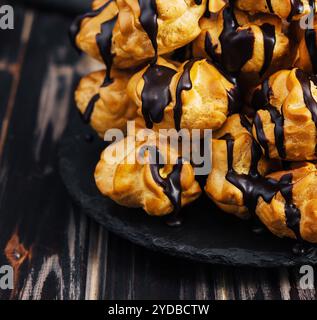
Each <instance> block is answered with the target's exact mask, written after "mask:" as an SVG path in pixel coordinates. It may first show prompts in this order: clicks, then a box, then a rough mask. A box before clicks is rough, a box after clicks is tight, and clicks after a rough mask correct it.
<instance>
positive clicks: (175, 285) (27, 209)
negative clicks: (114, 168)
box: [0, 1, 316, 300]
mask: <svg viewBox="0 0 317 320" xmlns="http://www.w3.org/2000/svg"><path fill="white" fill-rule="evenodd" d="M0 3H1V1H0ZM15 14H16V19H15V20H16V28H15V30H13V31H5V32H4V31H0V40H1V44H2V48H1V51H0V82H1V86H0V124H1V128H0V129H1V130H0V132H1V136H0V146H1V147H0V221H1V223H0V265H3V264H11V265H12V266H13V268H14V270H15V288H14V290H11V291H10V290H6V291H1V290H0V299H199V300H211V299H221V300H222V299H246V300H249V299H286V300H288V299H305V300H306V299H307V300H311V299H316V292H315V290H301V289H300V287H299V278H300V274H299V272H298V269H297V268H293V269H285V268H280V269H252V268H230V267H221V266H211V265H204V264H198V263H194V262H189V261H184V260H181V259H177V258H172V257H168V256H164V255H162V254H159V253H154V252H149V251H147V250H145V249H143V248H140V247H137V246H135V245H133V244H131V243H129V242H127V241H125V240H122V239H120V238H118V237H117V236H115V235H113V234H109V233H108V232H107V231H106V230H105V229H104V228H103V227H101V226H99V225H97V224H96V223H95V222H93V221H91V220H90V219H89V218H88V217H86V216H85V214H84V213H83V212H81V211H80V209H79V208H77V207H76V206H75V205H74V204H73V203H72V202H71V200H70V199H69V197H68V195H67V192H66V190H65V188H64V186H63V184H62V183H61V180H60V178H59V175H58V168H57V161H56V160H57V158H56V157H57V151H58V142H59V139H60V137H61V135H62V133H63V131H64V128H65V126H66V125H67V121H68V119H69V117H73V116H77V114H76V112H75V110H74V106H73V101H72V90H73V89H74V86H75V84H76V83H77V81H78V79H79V77H80V75H82V74H84V73H85V72H88V71H87V70H88V69H89V68H90V67H91V65H90V62H89V61H88V60H87V59H85V58H79V57H78V56H77V55H76V53H75V52H74V51H73V49H72V48H71V47H70V46H69V45H68V37H67V29H68V26H69V23H70V19H69V18H68V17H64V16H59V15H57V14H50V13H48V12H44V11H42V12H38V11H30V10H25V9H23V8H20V7H18V6H16V7H15Z"/></svg>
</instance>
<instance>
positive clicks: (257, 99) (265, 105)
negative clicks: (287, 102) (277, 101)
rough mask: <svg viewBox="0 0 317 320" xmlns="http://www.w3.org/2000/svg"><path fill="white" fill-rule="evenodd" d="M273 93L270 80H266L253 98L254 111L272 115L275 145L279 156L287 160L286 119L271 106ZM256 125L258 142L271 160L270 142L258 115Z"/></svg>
mask: <svg viewBox="0 0 317 320" xmlns="http://www.w3.org/2000/svg"><path fill="white" fill-rule="evenodd" d="M271 94H272V91H271V89H270V87H269V80H268V79H266V80H265V81H264V82H263V83H262V87H261V89H257V90H255V92H254V94H253V97H252V102H251V104H252V107H253V109H254V110H260V109H262V110H267V111H268V112H269V113H270V116H271V121H272V122H273V123H274V125H275V127H274V137H275V145H276V148H277V151H278V154H279V156H280V158H281V159H285V158H286V150H285V145H284V117H283V114H281V113H280V112H279V110H278V109H276V108H275V107H274V106H272V105H271V104H270V95H271ZM254 125H255V129H256V134H257V138H258V141H259V143H260V145H261V146H262V148H263V149H264V150H265V156H266V157H267V158H269V146H268V140H267V138H266V136H265V133H264V130H263V124H262V121H261V118H260V116H259V115H258V114H256V116H255V118H254Z"/></svg>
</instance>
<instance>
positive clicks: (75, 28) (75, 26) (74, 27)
mask: <svg viewBox="0 0 317 320" xmlns="http://www.w3.org/2000/svg"><path fill="white" fill-rule="evenodd" d="M113 1H114V0H110V1H109V2H107V3H105V4H104V5H103V6H101V7H100V8H98V9H97V10H94V11H91V12H87V13H85V14H82V15H80V16H78V17H76V18H75V20H74V22H73V23H72V24H71V26H70V28H69V36H70V41H71V43H72V45H73V46H74V48H76V49H77V50H78V51H79V49H78V46H77V44H76V36H77V34H78V33H79V30H80V25H81V22H82V21H83V20H84V19H85V18H94V17H97V16H98V15H99V14H100V13H101V12H102V11H103V10H104V9H105V8H106V7H108V5H109V4H110V3H111V2H113Z"/></svg>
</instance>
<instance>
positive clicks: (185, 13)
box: [72, 0, 206, 69]
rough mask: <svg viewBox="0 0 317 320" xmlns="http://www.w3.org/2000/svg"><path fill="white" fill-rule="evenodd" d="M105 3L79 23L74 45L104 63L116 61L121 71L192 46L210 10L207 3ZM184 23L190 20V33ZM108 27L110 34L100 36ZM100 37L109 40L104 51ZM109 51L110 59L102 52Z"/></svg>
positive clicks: (178, 0) (203, 0)
mask: <svg viewBox="0 0 317 320" xmlns="http://www.w3.org/2000/svg"><path fill="white" fill-rule="evenodd" d="M102 3H104V5H102V6H101V8H98V9H97V10H95V11H94V12H92V13H88V14H86V15H84V16H82V17H81V18H78V19H76V23H74V27H73V28H72V30H73V31H72V34H73V42H74V43H76V44H77V46H78V47H79V48H80V49H81V50H83V51H85V52H86V53H88V54H89V55H91V56H92V57H94V58H96V59H98V60H101V61H103V62H104V60H105V58H111V57H112V60H113V61H112V60H111V62H113V65H114V67H115V68H120V69H125V68H132V67H137V66H139V65H142V64H143V63H145V62H148V61H150V59H152V61H153V57H154V61H155V58H156V57H157V55H158V54H159V55H164V54H170V53H172V52H173V51H174V50H176V49H178V48H180V47H183V46H185V45H187V44H189V43H190V42H191V41H192V40H193V39H195V37H197V36H198V35H199V32H200V28H199V19H200V17H201V16H202V15H203V14H204V10H205V7H206V0H201V1H196V2H194V1H183V0H171V1H169V2H164V1H157V0H120V1H114V0H110V1H108V0H103V1H101V2H100V5H101V4H102ZM110 3H112V5H111V6H110V5H109V4H110ZM110 19H111V20H112V21H111V22H110V21H109V22H108V20H110ZM183 19H184V20H185V19H186V20H187V21H186V22H187V25H188V28H187V29H184V28H183V25H184V20H183ZM107 22H108V23H107ZM104 23H106V24H108V25H109V28H108V32H105V31H103V32H100V30H102V29H103V24H104ZM181 28H182V32H179V30H180V29H181ZM111 31H112V32H111ZM99 33H100V34H101V35H103V34H107V35H108V37H107V39H105V37H104V40H107V41H102V46H103V49H104V50H100V49H98V47H99V46H100V43H99V44H98V43H97V34H99ZM105 50H107V51H108V54H106V55H105V54H102V53H101V52H100V51H105Z"/></svg>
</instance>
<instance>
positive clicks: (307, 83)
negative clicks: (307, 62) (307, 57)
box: [296, 69, 317, 128]
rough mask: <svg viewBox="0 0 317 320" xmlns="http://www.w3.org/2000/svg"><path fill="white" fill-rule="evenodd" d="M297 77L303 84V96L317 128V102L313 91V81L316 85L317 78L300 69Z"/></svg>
mask: <svg viewBox="0 0 317 320" xmlns="http://www.w3.org/2000/svg"><path fill="white" fill-rule="evenodd" d="M296 77H297V79H298V81H299V82H300V84H301V86H302V90H303V97H304V102H305V104H306V107H307V108H308V110H309V111H310V112H311V114H312V119H313V121H314V123H315V126H316V128H317V102H316V100H315V99H314V97H313V94H312V91H311V81H312V82H313V83H314V85H317V78H316V77H315V76H309V75H308V74H306V73H305V72H304V71H302V70H300V69H297V70H296Z"/></svg>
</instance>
